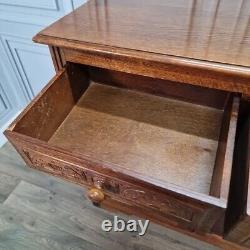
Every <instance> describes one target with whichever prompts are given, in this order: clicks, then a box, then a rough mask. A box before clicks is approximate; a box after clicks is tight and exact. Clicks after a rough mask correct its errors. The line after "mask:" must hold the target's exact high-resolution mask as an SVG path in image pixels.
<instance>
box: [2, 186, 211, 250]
mask: <svg viewBox="0 0 250 250" xmlns="http://www.w3.org/2000/svg"><path fill="white" fill-rule="evenodd" d="M4 205H5V206H7V207H11V208H16V209H18V210H20V211H28V212H29V213H31V214H34V215H36V216H37V217H38V218H41V219H42V220H43V221H45V222H46V223H48V224H52V225H55V226H57V227H59V228H61V229H62V230H64V231H67V232H69V233H70V234H73V235H76V236H77V237H79V238H82V239H85V240H88V241H91V242H92V241H93V242H98V245H100V246H102V247H104V249H145V248H147V249H157V250H164V249H166V248H165V244H166V243H167V244H168V249H171V250H177V249H185V250H191V249H200V248H197V247H196V246H195V244H194V245H190V244H187V243H184V242H182V239H181V237H182V236H181V237H179V239H178V240H177V239H175V238H171V237H168V240H166V239H167V238H166V237H165V236H166V235H164V237H162V236H161V234H157V233H155V232H154V229H153V228H152V229H150V233H147V234H146V235H145V236H143V237H139V236H138V235H137V234H135V233H129V232H126V231H125V232H122V233H116V232H113V231H111V232H109V233H105V232H103V231H102V230H101V223H102V221H103V220H104V219H109V220H111V221H112V220H113V214H111V213H109V212H106V211H104V210H101V209H98V208H95V207H93V206H90V205H89V203H88V202H87V201H85V204H84V206H82V205H79V204H77V203H75V202H74V201H70V200H67V198H65V197H63V196H62V195H60V194H54V193H53V192H51V191H48V190H46V189H43V188H40V187H37V186H35V185H32V184H29V183H26V182H23V181H22V182H21V183H20V184H19V185H18V187H17V188H16V189H15V190H14V191H13V192H12V194H11V195H10V196H9V198H8V199H7V200H6V201H5V202H4ZM123 218H124V219H125V220H127V219H128V217H127V216H124V217H123ZM152 230H153V231H152ZM180 246H181V248H180ZM202 249H213V248H211V247H210V246H209V245H207V244H202Z"/></svg>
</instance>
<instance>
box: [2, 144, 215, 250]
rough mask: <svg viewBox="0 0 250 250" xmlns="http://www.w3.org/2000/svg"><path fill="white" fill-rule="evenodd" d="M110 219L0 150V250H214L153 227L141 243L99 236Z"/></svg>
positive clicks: (131, 237)
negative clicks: (102, 224) (105, 221)
mask: <svg viewBox="0 0 250 250" xmlns="http://www.w3.org/2000/svg"><path fill="white" fill-rule="evenodd" d="M114 215H115V214H112V213H109V212H106V211H104V210H102V209H99V208H96V207H93V206H92V205H91V204H90V202H89V201H88V200H86V199H85V197H84V193H83V189H82V188H81V187H79V186H76V185H73V184H71V183H68V182H65V181H63V180H60V179H58V178H55V177H52V176H49V175H46V174H44V173H41V172H38V171H35V170H32V169H30V168H27V167H26V166H25V164H24V162H23V161H22V160H21V159H20V157H19V156H18V155H17V153H16V152H15V150H14V149H13V148H12V147H11V146H10V144H6V145H5V146H4V147H2V148H1V149H0V249H1V250H2V249H8V250H14V249H17V250H22V249H25V250H29V249H31V250H43V249H48V250H54V249H58V250H61V249H71V250H76V249H90V250H95V249H115V250H120V249H136V250H150V249H155V250H158V249H159V250H160V249H162V250H166V249H167V250H180V249H181V250H192V249H197V250H198V249H199V250H200V249H202V250H208V249H210V250H214V249H218V248H215V247H213V246H210V245H208V244H206V243H203V242H200V241H197V240H195V239H192V238H190V237H187V236H185V235H182V234H179V233H177V232H174V231H172V230H169V229H166V228H163V227H161V226H158V225H155V224H153V223H151V224H150V226H149V229H148V231H147V233H146V234H145V235H144V236H142V237H140V236H138V235H137V234H135V233H129V232H123V233H115V232H110V233H105V232H103V231H102V230H101V222H102V221H103V220H104V219H111V220H112V219H113V216H114ZM119 216H120V217H121V218H124V219H128V218H127V217H126V216H125V215H121V214H119Z"/></svg>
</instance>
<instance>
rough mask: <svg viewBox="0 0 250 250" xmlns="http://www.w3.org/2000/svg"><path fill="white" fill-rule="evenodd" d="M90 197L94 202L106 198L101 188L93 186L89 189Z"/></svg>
mask: <svg viewBox="0 0 250 250" xmlns="http://www.w3.org/2000/svg"><path fill="white" fill-rule="evenodd" d="M88 197H89V199H90V200H91V201H92V202H93V203H97V204H98V203H100V202H102V201H103V200H104V193H103V192H102V190H101V189H98V188H92V189H90V190H89V191H88Z"/></svg>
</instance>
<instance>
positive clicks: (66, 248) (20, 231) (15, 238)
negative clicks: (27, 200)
mask: <svg viewBox="0 0 250 250" xmlns="http://www.w3.org/2000/svg"><path fill="white" fill-rule="evenodd" d="M0 214H1V216H0V248H1V249H11V250H27V249H30V250H31V249H39V250H49V249H55V250H61V249H62V250H70V249H77V250H89V249H95V250H100V249H102V248H101V247H98V246H96V245H95V244H94V242H88V241H86V240H84V239H81V238H79V237H77V236H74V235H72V234H69V233H67V232H65V231H63V230H61V229H59V228H58V227H56V226H54V225H51V224H48V223H46V222H45V221H43V220H41V219H40V218H38V217H37V216H36V215H35V214H33V215H31V213H30V211H27V210H26V211H21V210H19V209H15V207H14V208H13V209H12V208H11V207H9V206H2V205H1V206H0Z"/></svg>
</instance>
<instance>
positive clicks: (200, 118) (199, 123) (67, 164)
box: [5, 63, 240, 234]
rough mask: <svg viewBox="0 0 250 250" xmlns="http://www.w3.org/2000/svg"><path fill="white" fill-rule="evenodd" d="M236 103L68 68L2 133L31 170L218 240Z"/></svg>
mask: <svg viewBox="0 0 250 250" xmlns="http://www.w3.org/2000/svg"><path fill="white" fill-rule="evenodd" d="M239 101H240V100H239V97H238V96H236V95H234V94H233V93H226V92H223V91H219V90H212V89H205V88H200V87H193V86H191V85H188V86H186V85H183V84H180V83H173V82H168V81H165V80H159V79H154V78H148V77H142V76H136V75H130V74H126V73H121V72H114V71H109V70H105V69H98V68H94V67H89V66H84V65H77V64H71V63H69V64H67V66H66V69H65V70H63V71H61V72H59V73H58V74H57V75H56V76H55V78H53V79H52V80H51V82H50V83H49V84H48V85H47V86H46V87H45V89H44V90H42V92H41V93H40V94H39V95H38V96H37V97H36V98H35V99H34V100H33V101H32V103H31V104H30V105H29V106H28V107H27V108H26V109H25V110H24V111H23V112H22V114H21V115H20V116H19V117H18V118H17V119H16V121H14V122H13V124H12V125H11V126H10V127H9V129H8V130H7V131H6V132H5V134H6V136H7V137H8V138H9V140H10V141H11V142H12V143H13V145H14V146H15V147H16V149H17V150H18V151H19V153H20V154H21V155H22V156H23V158H24V160H25V161H26V162H27V164H28V165H29V166H30V167H33V168H36V169H39V170H42V171H45V172H48V173H50V174H53V175H56V176H59V177H62V178H65V179H68V180H70V181H73V182H75V183H78V184H80V185H83V186H86V187H89V188H90V189H91V188H96V189H98V190H99V191H100V192H102V193H103V194H104V199H105V197H109V198H111V199H113V200H117V201H123V202H126V203H128V204H134V205H136V206H140V207H141V208H145V209H149V210H150V211H152V213H153V214H160V215H162V216H163V217H164V218H165V219H166V224H171V225H173V226H175V227H179V228H182V229H186V230H189V231H192V232H198V233H207V232H215V233H218V234H222V233H223V232H224V221H225V211H226V208H227V202H228V193H229V186H230V178H231V168H232V159H233V151H234V140H235V132H236V124H237V117H238V108H239Z"/></svg>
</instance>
